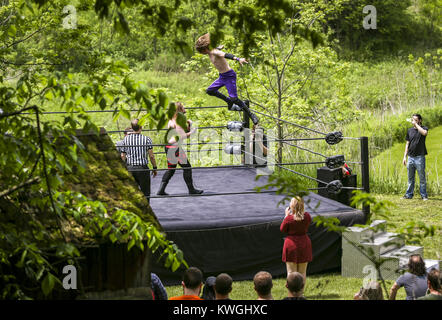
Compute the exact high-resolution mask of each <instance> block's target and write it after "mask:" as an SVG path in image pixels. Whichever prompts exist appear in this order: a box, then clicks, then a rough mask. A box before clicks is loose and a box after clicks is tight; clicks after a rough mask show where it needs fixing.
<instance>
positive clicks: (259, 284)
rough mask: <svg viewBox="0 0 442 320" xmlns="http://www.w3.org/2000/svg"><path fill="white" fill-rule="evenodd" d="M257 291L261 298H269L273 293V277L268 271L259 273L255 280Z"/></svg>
mask: <svg viewBox="0 0 442 320" xmlns="http://www.w3.org/2000/svg"><path fill="white" fill-rule="evenodd" d="M253 284H254V286H255V291H256V293H257V294H258V296H259V297H260V298H266V297H269V296H270V295H271V293H272V287H273V282H272V275H271V274H270V273H268V272H266V271H260V272H258V273H257V274H256V275H255V277H254V278H253Z"/></svg>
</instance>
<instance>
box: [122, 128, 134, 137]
mask: <svg viewBox="0 0 442 320" xmlns="http://www.w3.org/2000/svg"><path fill="white" fill-rule="evenodd" d="M132 131H133V130H132V128H131V127H127V128H126V129H124V135H125V136H127V135H128V133H129V132H132Z"/></svg>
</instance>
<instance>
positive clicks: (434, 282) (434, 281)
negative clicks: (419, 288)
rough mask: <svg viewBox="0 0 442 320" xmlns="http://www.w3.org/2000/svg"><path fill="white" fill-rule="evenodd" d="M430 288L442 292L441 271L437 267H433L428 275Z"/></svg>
mask: <svg viewBox="0 0 442 320" xmlns="http://www.w3.org/2000/svg"><path fill="white" fill-rule="evenodd" d="M427 280H428V288H429V289H430V290H434V291H439V292H440V293H442V285H441V279H440V271H439V270H437V269H434V268H433V269H431V271H430V272H429V273H428V275H427Z"/></svg>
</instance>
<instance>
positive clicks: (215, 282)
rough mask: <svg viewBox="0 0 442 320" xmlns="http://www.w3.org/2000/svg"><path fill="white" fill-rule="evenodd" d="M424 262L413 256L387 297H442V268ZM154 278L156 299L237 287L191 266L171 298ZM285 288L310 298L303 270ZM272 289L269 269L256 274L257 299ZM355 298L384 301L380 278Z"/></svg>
mask: <svg viewBox="0 0 442 320" xmlns="http://www.w3.org/2000/svg"><path fill="white" fill-rule="evenodd" d="M422 264H423V260H422V257H421V256H420V255H412V256H411V257H410V259H409V263H408V271H407V272H405V273H404V274H403V275H401V276H400V277H399V278H398V279H397V280H396V281H395V283H394V284H393V286H392V288H391V289H390V292H389V297H388V298H389V299H390V300H394V299H395V298H396V293H397V291H398V290H399V289H400V288H401V287H404V288H405V291H406V294H407V296H406V299H407V300H442V285H441V278H440V271H439V270H437V269H432V270H431V271H430V272H428V273H427V272H426V271H425V268H423V267H422ZM423 266H425V264H423ZM151 279H152V281H151V284H152V293H153V297H154V299H155V300H167V299H169V300H230V299H231V298H230V295H231V292H232V289H233V286H234V282H233V279H232V277H231V276H230V275H228V274H227V273H220V274H219V275H218V276H216V277H214V276H210V277H207V279H206V280H205V281H204V277H203V273H202V271H201V270H200V269H198V268H196V267H190V268H188V269H187V270H186V271H184V273H183V277H182V282H181V286H182V288H183V294H182V295H180V296H174V297H170V298H169V297H168V295H167V291H166V289H165V287H164V286H163V284H162V283H161V280H160V279H159V278H158V276H157V275H156V274H152V277H151ZM421 279H424V281H421ZM285 287H286V288H287V293H286V296H285V297H284V298H283V299H282V300H307V298H306V297H305V296H304V288H305V276H304V275H303V274H302V273H300V272H297V271H294V272H290V273H289V274H288V275H287V279H286V283H285ZM251 289H252V288H251ZM272 289H273V278H272V275H271V274H270V273H269V272H267V271H259V272H257V273H256V274H255V276H254V277H253V290H254V291H255V293H256V300H274V297H273V294H272ZM353 299H354V300H384V294H383V291H382V286H381V284H380V283H379V282H378V281H371V282H368V283H367V284H365V285H364V286H363V287H362V288H361V289H360V290H359V291H358V292H357V293H356V294H355V295H354V297H353Z"/></svg>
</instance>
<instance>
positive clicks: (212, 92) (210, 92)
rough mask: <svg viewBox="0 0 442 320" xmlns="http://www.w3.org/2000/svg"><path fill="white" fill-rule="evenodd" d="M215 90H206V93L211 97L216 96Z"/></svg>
mask: <svg viewBox="0 0 442 320" xmlns="http://www.w3.org/2000/svg"><path fill="white" fill-rule="evenodd" d="M215 92H216V91H215V90H209V89H206V93H207V94H208V95H209V96H214V95H215Z"/></svg>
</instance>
